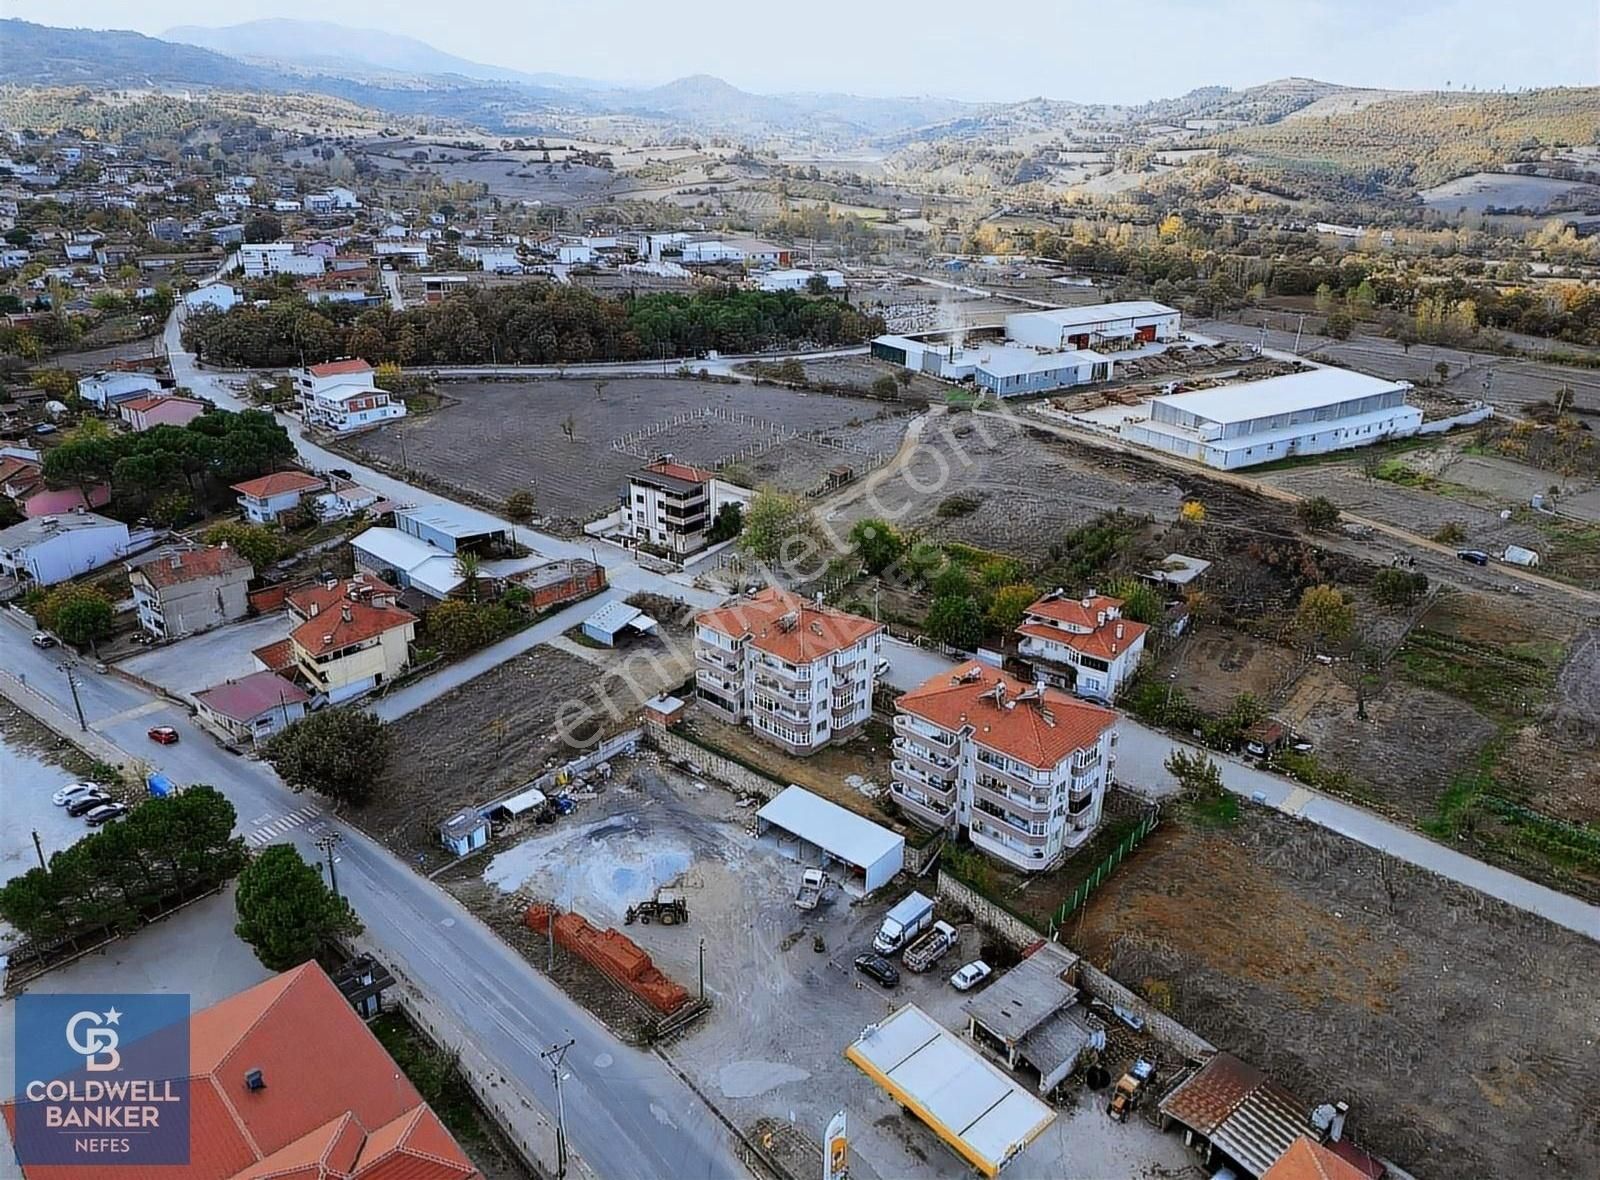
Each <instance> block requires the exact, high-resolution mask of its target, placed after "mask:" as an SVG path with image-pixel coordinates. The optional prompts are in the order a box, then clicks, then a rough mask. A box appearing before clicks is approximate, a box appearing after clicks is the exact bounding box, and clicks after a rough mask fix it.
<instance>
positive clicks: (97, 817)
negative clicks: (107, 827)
mask: <svg viewBox="0 0 1600 1180" xmlns="http://www.w3.org/2000/svg"><path fill="white" fill-rule="evenodd" d="M127 814H128V809H127V807H126V806H125V805H123V804H121V803H107V804H106V805H105V806H103V807H96V808H95V809H94V810H93V811H91V812H90V813H89V814H88V815H86V816H84V817H83V822H84V823H86V824H88V825H89V826H90V827H91V828H98V827H99V826H100V825H101V824H108V823H110V822H111V821H112V820H114V819H121V818H122V817H123V816H125V815H127Z"/></svg>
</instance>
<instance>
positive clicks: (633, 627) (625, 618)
mask: <svg viewBox="0 0 1600 1180" xmlns="http://www.w3.org/2000/svg"><path fill="white" fill-rule="evenodd" d="M656 627H657V623H656V621H655V620H654V619H652V618H651V617H650V616H649V615H647V614H645V613H644V611H642V610H640V609H639V608H638V607H636V606H629V605H628V604H627V603H626V602H608V603H606V604H605V605H604V606H602V607H601V608H600V609H599V610H597V611H595V612H594V614H592V615H590V616H589V617H588V618H587V619H585V620H583V633H584V634H585V635H587V636H588V637H589V638H590V639H592V640H594V641H595V642H596V643H603V644H605V645H606V646H607V647H616V646H617V644H618V642H620V641H626V640H628V639H631V638H633V637H635V636H639V635H653V634H655V630H656Z"/></svg>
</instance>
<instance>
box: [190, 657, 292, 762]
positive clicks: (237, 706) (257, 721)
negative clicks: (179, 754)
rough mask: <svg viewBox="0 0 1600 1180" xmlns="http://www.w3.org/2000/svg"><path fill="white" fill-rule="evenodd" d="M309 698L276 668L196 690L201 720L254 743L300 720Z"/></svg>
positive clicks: (234, 738)
mask: <svg viewBox="0 0 1600 1180" xmlns="http://www.w3.org/2000/svg"><path fill="white" fill-rule="evenodd" d="M310 699H311V698H310V697H309V696H307V695H306V691H305V689H303V688H301V687H300V686H299V685H298V684H295V683H294V682H293V681H289V680H285V679H284V678H283V677H282V676H279V675H278V674H277V673H276V672H253V673H251V674H250V675H249V676H245V677H243V678H241V679H239V680H229V681H227V682H225V683H223V684H217V685H213V686H212V687H211V688H207V689H203V690H201V691H200V692H197V693H195V694H194V703H195V705H196V707H197V708H198V709H199V716H200V720H201V721H203V722H204V723H205V724H206V725H208V726H210V728H212V729H213V730H215V731H217V732H218V733H220V734H222V735H223V736H224V737H226V738H227V739H228V740H229V741H231V742H238V743H246V742H248V743H250V744H252V745H259V744H261V743H262V742H264V741H266V740H267V739H268V738H270V737H272V735H273V734H275V733H277V732H278V731H280V730H283V729H287V728H288V727H289V726H291V725H293V724H294V723H295V722H296V721H299V720H300V719H301V718H302V717H304V716H305V715H306V702H308V701H309V700H310Z"/></svg>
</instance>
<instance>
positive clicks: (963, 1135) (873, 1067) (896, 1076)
mask: <svg viewBox="0 0 1600 1180" xmlns="http://www.w3.org/2000/svg"><path fill="white" fill-rule="evenodd" d="M844 1055H845V1057H846V1058H848V1059H849V1060H850V1061H851V1062H853V1063H854V1064H855V1065H856V1066H857V1067H858V1068H859V1069H860V1070H861V1072H862V1073H864V1074H866V1075H867V1076H868V1077H869V1078H871V1079H872V1080H873V1081H875V1082H877V1083H878V1085H879V1086H881V1087H882V1088H883V1090H884V1092H885V1093H887V1094H888V1095H889V1097H890V1098H892V1099H894V1101H896V1102H898V1103H899V1104H900V1105H901V1106H903V1107H905V1108H906V1110H908V1111H910V1112H911V1113H912V1114H914V1115H915V1116H916V1117H917V1118H919V1119H921V1120H922V1121H923V1123H925V1124H926V1125H927V1126H928V1128H929V1129H930V1130H932V1131H933V1133H934V1134H936V1135H937V1136H939V1138H940V1139H942V1140H944V1141H945V1143H946V1144H948V1145H949V1146H950V1148H951V1149H952V1150H954V1151H955V1153H956V1154H957V1155H959V1156H960V1157H961V1158H962V1159H964V1160H966V1161H967V1163H969V1164H971V1165H972V1166H973V1167H974V1168H975V1169H977V1171H978V1174H979V1175H981V1176H995V1175H998V1174H999V1172H1000V1169H1001V1168H1004V1167H1005V1166H1006V1165H1007V1164H1009V1163H1010V1162H1011V1161H1012V1159H1014V1158H1015V1157H1016V1156H1017V1155H1018V1154H1019V1153H1020V1152H1021V1151H1022V1150H1023V1149H1024V1148H1026V1147H1027V1146H1028V1144H1030V1143H1032V1142H1033V1141H1034V1140H1035V1139H1037V1138H1038V1137H1039V1135H1040V1134H1042V1133H1043V1132H1044V1130H1045V1128H1046V1127H1048V1126H1049V1125H1050V1124H1051V1123H1052V1122H1054V1121H1055V1117H1056V1112H1055V1111H1054V1110H1052V1109H1051V1108H1050V1107H1049V1106H1047V1105H1045V1104H1044V1103H1043V1102H1041V1101H1039V1099H1037V1098H1035V1097H1034V1096H1033V1095H1032V1094H1030V1093H1028V1091H1027V1090H1025V1089H1024V1088H1023V1087H1022V1086H1020V1085H1018V1084H1017V1083H1016V1082H1014V1081H1013V1080H1012V1079H1010V1078H1008V1077H1007V1076H1006V1075H1005V1074H1003V1073H1001V1072H1000V1070H998V1069H996V1068H995V1067H994V1066H993V1065H991V1064H989V1062H987V1061H985V1060H984V1059H983V1057H982V1056H981V1055H980V1054H979V1053H978V1051H977V1050H976V1049H974V1048H973V1047H972V1046H971V1045H969V1044H968V1043H967V1042H966V1041H964V1040H962V1039H961V1038H960V1037H959V1036H957V1035H956V1034H955V1033H953V1032H951V1031H950V1030H949V1029H947V1028H945V1027H944V1026H943V1025H941V1024H939V1022H938V1021H936V1020H934V1019H933V1018H932V1017H931V1016H929V1015H928V1014H927V1013H926V1012H924V1011H923V1010H922V1009H921V1008H918V1007H917V1006H916V1005H915V1004H907V1005H906V1006H905V1007H903V1008H901V1009H899V1010H898V1011H896V1012H895V1013H893V1014H892V1015H891V1016H889V1017H887V1018H886V1019H884V1020H881V1021H879V1022H878V1023H876V1024H869V1025H868V1026H867V1027H866V1029H865V1031H864V1032H862V1034H861V1039H860V1040H858V1041H856V1042H855V1043H854V1044H852V1045H851V1046H850V1047H849V1048H847V1049H846V1050H845V1051H844Z"/></svg>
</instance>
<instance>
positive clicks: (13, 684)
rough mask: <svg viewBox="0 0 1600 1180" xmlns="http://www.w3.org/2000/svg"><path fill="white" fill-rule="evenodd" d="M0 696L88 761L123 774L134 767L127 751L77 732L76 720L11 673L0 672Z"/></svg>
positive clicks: (88, 732) (96, 736) (88, 733)
mask: <svg viewBox="0 0 1600 1180" xmlns="http://www.w3.org/2000/svg"><path fill="white" fill-rule="evenodd" d="M0 696H3V697H5V698H6V700H8V701H10V702H11V703H12V704H13V705H15V706H17V708H19V709H21V710H22V711H23V712H24V713H27V714H29V715H30V716H31V717H32V718H33V719H34V720H35V721H37V722H39V723H40V724H41V725H43V726H45V727H46V728H48V729H51V730H53V731H55V732H56V733H58V734H60V735H61V736H62V737H64V738H66V739H67V740H68V741H69V742H71V743H72V744H73V745H75V746H78V747H80V748H82V750H83V751H84V753H86V754H88V755H89V757H91V758H98V759H99V760H100V761H101V762H109V763H110V764H111V765H112V766H117V767H121V768H122V769H123V770H127V769H128V768H130V767H133V766H136V765H137V761H136V759H134V758H133V757H132V756H131V755H129V754H128V752H127V751H126V750H123V749H121V748H120V747H118V746H115V745H113V744H112V743H110V742H108V741H107V740H106V739H105V738H103V737H101V736H100V735H99V734H98V733H96V732H95V731H94V730H93V729H79V728H78V719H77V718H76V717H73V716H72V715H70V714H69V713H67V712H66V711H65V710H63V709H62V708H61V707H60V706H59V705H57V704H56V703H55V702H54V701H52V700H51V699H50V698H49V697H47V696H45V695H44V694H43V693H41V692H40V691H39V690H38V689H36V688H34V687H33V686H32V685H30V684H27V683H25V682H24V681H23V680H22V679H20V678H19V677H17V676H14V675H12V674H11V673H10V672H4V671H0Z"/></svg>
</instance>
